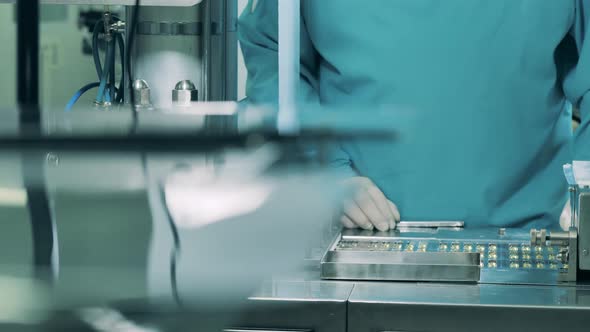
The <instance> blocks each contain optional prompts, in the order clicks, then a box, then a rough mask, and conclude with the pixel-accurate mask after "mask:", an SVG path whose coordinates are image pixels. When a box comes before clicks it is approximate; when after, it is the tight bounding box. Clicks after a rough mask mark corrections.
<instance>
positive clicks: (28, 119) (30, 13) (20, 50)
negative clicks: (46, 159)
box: [16, 0, 41, 130]
mask: <svg viewBox="0 0 590 332" xmlns="http://www.w3.org/2000/svg"><path fill="white" fill-rule="evenodd" d="M16 13H17V62H18V68H17V101H18V104H19V107H20V121H21V129H26V130H29V128H30V129H31V130H39V129H40V128H39V124H40V121H41V114H40V110H39V0H18V1H17V2H16Z"/></svg>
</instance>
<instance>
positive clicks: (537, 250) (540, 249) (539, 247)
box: [535, 246, 543, 253]
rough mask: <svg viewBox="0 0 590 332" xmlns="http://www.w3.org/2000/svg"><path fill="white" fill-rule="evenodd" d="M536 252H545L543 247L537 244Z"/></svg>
mask: <svg viewBox="0 0 590 332" xmlns="http://www.w3.org/2000/svg"><path fill="white" fill-rule="evenodd" d="M535 252H536V253H542V252H543V247H541V246H536V247H535Z"/></svg>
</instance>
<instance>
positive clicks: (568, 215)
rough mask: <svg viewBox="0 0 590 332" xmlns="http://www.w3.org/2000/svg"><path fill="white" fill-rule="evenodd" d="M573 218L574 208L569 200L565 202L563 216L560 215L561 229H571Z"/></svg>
mask: <svg viewBox="0 0 590 332" xmlns="http://www.w3.org/2000/svg"><path fill="white" fill-rule="evenodd" d="M571 220H572V208H571V206H570V201H569V200H568V201H567V203H565V207H564V208H563V211H562V212H561V216H560V217H559V225H560V226H561V229H563V230H564V231H567V230H569V229H570V225H571Z"/></svg>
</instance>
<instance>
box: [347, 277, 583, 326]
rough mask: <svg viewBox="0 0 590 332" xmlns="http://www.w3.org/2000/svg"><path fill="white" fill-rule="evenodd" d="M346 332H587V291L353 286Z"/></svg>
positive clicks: (368, 284)
mask: <svg viewBox="0 0 590 332" xmlns="http://www.w3.org/2000/svg"><path fill="white" fill-rule="evenodd" d="M348 306H349V311H348V331H349V332H361V331H366V332H369V331H407V332H414V331H437V332H438V331H440V332H445V331H459V332H462V331H523V330H524V331H533V330H534V331H556V330H557V331H561V330H564V329H565V330H567V331H587V330H588V326H590V288H587V287H557V286H552V287H541V286H516V285H450V284H444V285H443V284H415V283H356V284H355V287H354V290H353V292H352V294H351V296H350V298H349V305H348Z"/></svg>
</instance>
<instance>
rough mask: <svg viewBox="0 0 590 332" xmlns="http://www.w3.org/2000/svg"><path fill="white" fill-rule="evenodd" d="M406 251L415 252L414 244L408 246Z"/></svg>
mask: <svg viewBox="0 0 590 332" xmlns="http://www.w3.org/2000/svg"><path fill="white" fill-rule="evenodd" d="M406 251H409V252H411V251H414V245H413V244H408V246H407V247H406Z"/></svg>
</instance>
